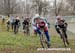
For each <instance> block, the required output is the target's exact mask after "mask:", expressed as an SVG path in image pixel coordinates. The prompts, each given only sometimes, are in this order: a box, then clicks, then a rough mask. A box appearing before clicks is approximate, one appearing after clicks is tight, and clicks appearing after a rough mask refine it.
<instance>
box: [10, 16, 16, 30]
mask: <svg viewBox="0 0 75 53" xmlns="http://www.w3.org/2000/svg"><path fill="white" fill-rule="evenodd" d="M9 19H10V23H11V28H12V31H13V30H14V21H15V17H13V16H10V18H9Z"/></svg>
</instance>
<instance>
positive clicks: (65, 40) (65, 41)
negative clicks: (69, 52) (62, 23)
mask: <svg viewBox="0 0 75 53" xmlns="http://www.w3.org/2000/svg"><path fill="white" fill-rule="evenodd" d="M60 31H61V38H62V40H63V42H64V46H65V47H66V46H67V45H69V42H68V40H67V38H66V37H65V34H64V32H63V28H61V29H60Z"/></svg>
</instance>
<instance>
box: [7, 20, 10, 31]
mask: <svg viewBox="0 0 75 53" xmlns="http://www.w3.org/2000/svg"><path fill="white" fill-rule="evenodd" d="M6 24H7V31H9V29H10V19H8V20H7V22H6Z"/></svg>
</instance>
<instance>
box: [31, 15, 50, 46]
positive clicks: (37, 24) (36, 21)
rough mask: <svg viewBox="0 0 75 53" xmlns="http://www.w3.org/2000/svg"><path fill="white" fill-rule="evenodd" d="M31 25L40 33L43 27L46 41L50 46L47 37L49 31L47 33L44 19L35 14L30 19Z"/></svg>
mask: <svg viewBox="0 0 75 53" xmlns="http://www.w3.org/2000/svg"><path fill="white" fill-rule="evenodd" d="M32 25H33V28H34V30H35V31H36V32H37V33H38V34H39V35H41V31H40V30H41V28H43V30H44V33H45V35H46V38H47V42H48V47H50V37H49V33H48V25H47V23H46V21H45V20H44V19H43V18H41V17H40V16H39V15H38V14H36V15H35V17H33V19H32Z"/></svg>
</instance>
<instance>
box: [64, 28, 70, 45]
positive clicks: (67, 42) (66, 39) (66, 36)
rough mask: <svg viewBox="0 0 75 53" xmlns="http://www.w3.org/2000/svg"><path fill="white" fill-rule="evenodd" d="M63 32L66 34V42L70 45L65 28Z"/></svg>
mask: <svg viewBox="0 0 75 53" xmlns="http://www.w3.org/2000/svg"><path fill="white" fill-rule="evenodd" d="M63 32H64V35H65V39H66V42H67V44H68V45H69V42H68V37H67V33H66V29H65V28H64V29H63Z"/></svg>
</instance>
